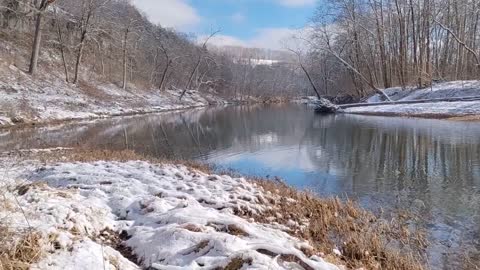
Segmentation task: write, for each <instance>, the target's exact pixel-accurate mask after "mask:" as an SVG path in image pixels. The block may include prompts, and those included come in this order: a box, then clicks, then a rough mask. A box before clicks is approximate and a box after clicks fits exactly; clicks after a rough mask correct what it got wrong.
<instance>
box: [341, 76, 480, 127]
mask: <svg viewBox="0 0 480 270" xmlns="http://www.w3.org/2000/svg"><path fill="white" fill-rule="evenodd" d="M385 92H386V93H387V94H388V95H389V96H390V98H392V100H398V101H408V100H418V99H434V98H450V97H468V96H480V81H454V82H444V83H438V84H434V85H433V86H432V87H429V88H424V89H405V90H402V89H401V88H399V87H394V88H389V89H386V90H385ZM380 101H381V99H380V97H379V95H378V94H377V95H374V96H372V97H371V98H369V99H368V100H367V102H380ZM345 112H346V113H357V114H376V115H405V116H422V117H431V118H449V117H461V116H469V115H480V101H468V102H437V103H420V104H403V105H383V106H371V107H355V108H347V109H345Z"/></svg>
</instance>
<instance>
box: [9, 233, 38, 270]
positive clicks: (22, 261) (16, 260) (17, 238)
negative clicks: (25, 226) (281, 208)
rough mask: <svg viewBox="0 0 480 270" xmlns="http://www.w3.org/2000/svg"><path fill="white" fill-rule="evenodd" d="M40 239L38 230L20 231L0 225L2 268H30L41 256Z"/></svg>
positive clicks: (13, 269)
mask: <svg viewBox="0 0 480 270" xmlns="http://www.w3.org/2000/svg"><path fill="white" fill-rule="evenodd" d="M40 241H41V236H40V234H39V233H37V232H34V231H27V232H23V233H19V232H16V231H13V230H11V229H9V228H8V227H0V269H1V270H24V269H29V268H30V265H31V264H32V263H35V262H37V261H38V260H39V259H40V257H41V254H42V249H41V246H40Z"/></svg>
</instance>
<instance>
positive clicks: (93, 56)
mask: <svg viewBox="0 0 480 270" xmlns="http://www.w3.org/2000/svg"><path fill="white" fill-rule="evenodd" d="M0 25H1V31H2V33H3V35H2V37H3V38H10V40H11V41H12V42H17V43H19V44H20V41H19V39H24V41H25V43H26V44H31V47H28V46H27V47H26V48H28V50H31V56H30V57H29V60H28V61H29V62H30V65H29V67H28V70H29V72H30V73H31V74H32V75H36V74H38V73H42V72H44V69H42V61H43V59H42V52H43V53H52V52H53V53H55V54H56V55H59V57H58V58H59V61H58V62H59V63H58V67H59V68H60V69H61V71H62V74H63V75H64V78H65V81H67V82H69V83H72V84H78V83H79V82H81V80H88V76H89V74H90V73H91V72H94V73H95V74H97V75H99V76H102V77H103V78H105V79H106V80H108V81H110V82H114V83H116V84H118V85H119V87H122V88H124V89H126V88H128V87H129V86H134V87H132V88H136V87H137V88H138V87H141V88H145V89H152V90H158V91H163V90H165V89H178V90H179V91H182V90H200V91H209V90H211V89H213V90H215V91H217V92H218V93H220V94H223V95H225V96H228V97H231V98H240V97H243V96H245V95H250V96H256V97H265V96H267V97H268V96H293V95H297V94H298V93H303V92H304V91H305V89H306V85H305V84H304V80H303V77H302V74H301V73H299V72H298V70H296V67H295V66H294V65H292V64H291V63H289V62H288V61H283V59H282V61H280V62H275V61H273V62H270V63H265V62H261V61H260V62H258V61H255V60H254V58H255V57H254V56H253V55H252V54H251V53H248V54H242V55H241V56H238V54H232V53H230V52H228V50H227V51H221V50H212V49H210V47H209V41H210V40H209V39H208V38H207V39H206V40H204V41H202V42H201V43H200V44H199V43H198V42H197V40H196V38H195V37H193V36H191V35H186V34H183V33H179V32H177V31H175V30H173V29H167V28H164V27H162V26H160V25H155V24H152V23H151V22H150V21H149V20H148V18H147V17H146V16H145V15H144V14H142V13H141V12H140V11H139V10H138V9H137V8H136V7H135V6H134V5H133V4H132V3H131V2H130V1H128V0H0ZM215 34H216V33H212V36H211V37H213V36H214V35H215ZM239 59H241V60H242V61H238V60H239ZM37 66H38V70H37Z"/></svg>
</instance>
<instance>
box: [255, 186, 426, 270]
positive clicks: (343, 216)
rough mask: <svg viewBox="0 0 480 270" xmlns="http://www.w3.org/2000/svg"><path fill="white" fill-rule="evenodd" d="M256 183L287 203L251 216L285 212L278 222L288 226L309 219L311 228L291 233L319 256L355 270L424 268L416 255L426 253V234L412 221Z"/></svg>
mask: <svg viewBox="0 0 480 270" xmlns="http://www.w3.org/2000/svg"><path fill="white" fill-rule="evenodd" d="M256 182H257V183H258V184H259V185H260V186H261V187H263V189H264V190H265V191H270V192H271V193H272V194H275V195H277V196H275V197H276V198H281V199H280V200H277V201H275V202H272V200H270V202H271V203H272V204H273V206H274V207H273V208H272V209H271V210H269V211H266V212H264V213H262V215H251V214H247V217H253V218H255V220H256V221H260V222H263V223H269V222H271V221H268V220H267V218H268V217H272V216H273V217H275V216H277V213H280V214H281V217H280V218H277V219H276V220H275V221H276V222H278V223H280V224H286V223H287V221H288V220H293V221H296V222H298V223H300V224H302V223H305V220H308V226H307V228H306V229H304V230H291V231H290V232H289V233H290V234H292V235H293V236H296V237H299V238H301V239H305V240H308V241H309V242H310V243H311V244H312V245H313V247H314V250H313V251H312V252H313V253H314V254H315V253H318V254H326V255H327V258H330V261H332V260H333V261H332V262H334V263H339V264H346V266H347V267H349V268H354V269H356V268H360V267H366V268H367V269H387V270H388V269H392V270H393V269H396V270H398V269H405V270H407V269H408V270H414V269H424V266H423V264H422V259H423V258H421V257H419V256H418V255H416V254H422V253H423V250H424V248H425V247H426V240H425V235H424V233H423V232H421V231H415V232H410V231H409V230H408V228H407V224H406V220H402V219H406V217H403V218H402V216H400V215H399V217H398V218H397V219H395V220H392V221H390V222H389V221H386V220H380V219H378V218H377V217H376V216H375V215H374V214H372V213H371V212H369V211H366V210H364V209H362V208H360V207H359V206H358V205H356V204H355V203H354V202H352V201H347V202H342V201H341V200H339V199H338V198H331V199H322V198H319V197H317V196H314V195H312V194H309V193H307V192H299V191H297V190H294V189H292V188H290V187H287V186H285V185H283V184H279V183H275V182H272V181H265V180H256ZM286 198H292V199H294V200H295V202H289V201H288V200H287V199H286ZM394 243H395V244H396V245H393V244H394ZM390 245H392V246H394V247H389V246H390ZM334 248H337V249H339V250H341V251H342V256H341V257H339V258H338V257H337V258H335V256H334V255H333V254H332V250H333V249H334ZM306 255H311V254H306Z"/></svg>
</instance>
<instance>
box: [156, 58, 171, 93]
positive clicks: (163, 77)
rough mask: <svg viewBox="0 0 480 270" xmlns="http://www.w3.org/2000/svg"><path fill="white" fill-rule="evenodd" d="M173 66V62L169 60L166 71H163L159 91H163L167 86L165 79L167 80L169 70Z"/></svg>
mask: <svg viewBox="0 0 480 270" xmlns="http://www.w3.org/2000/svg"><path fill="white" fill-rule="evenodd" d="M171 64H172V60H168V61H167V65H166V66H165V69H164V70H163V74H162V79H161V80H160V85H159V86H158V89H159V90H160V91H163V85H164V84H165V78H167V72H168V68H169V67H170V65H171Z"/></svg>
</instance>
